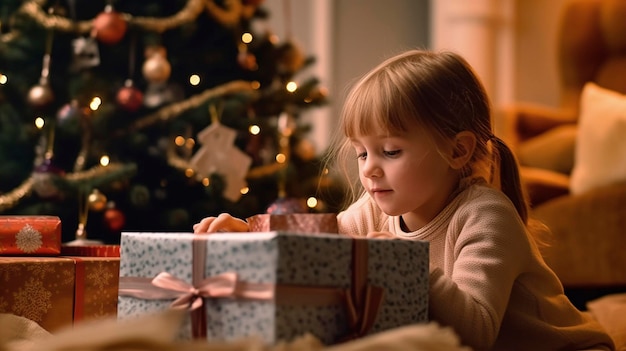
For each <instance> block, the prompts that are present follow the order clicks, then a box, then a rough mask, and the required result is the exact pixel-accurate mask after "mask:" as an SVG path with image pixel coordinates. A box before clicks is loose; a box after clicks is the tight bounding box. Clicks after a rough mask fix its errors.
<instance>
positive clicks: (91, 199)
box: [87, 189, 107, 212]
mask: <svg viewBox="0 0 626 351" xmlns="http://www.w3.org/2000/svg"><path fill="white" fill-rule="evenodd" d="M87 205H88V206H89V209H90V210H91V211H94V212H100V211H102V210H104V208H105V207H106V205H107V197H106V196H105V195H104V194H103V193H101V192H100V190H98V189H93V190H92V191H91V193H90V194H89V196H87Z"/></svg>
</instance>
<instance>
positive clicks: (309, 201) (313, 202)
mask: <svg viewBox="0 0 626 351" xmlns="http://www.w3.org/2000/svg"><path fill="white" fill-rule="evenodd" d="M306 205H307V206H309V208H315V207H316V206H317V199H316V198H314V197H313V196H311V197H310V198H308V199H307V200H306Z"/></svg>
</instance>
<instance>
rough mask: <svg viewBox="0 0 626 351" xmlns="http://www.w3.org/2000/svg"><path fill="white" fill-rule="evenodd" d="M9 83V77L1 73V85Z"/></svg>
mask: <svg viewBox="0 0 626 351" xmlns="http://www.w3.org/2000/svg"><path fill="white" fill-rule="evenodd" d="M8 81H9V77H7V76H5V75H4V74H2V73H0V84H7V82H8Z"/></svg>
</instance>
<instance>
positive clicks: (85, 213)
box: [65, 187, 102, 246]
mask: <svg viewBox="0 0 626 351" xmlns="http://www.w3.org/2000/svg"><path fill="white" fill-rule="evenodd" d="M88 190H89V189H87V188H85V187H81V188H80V191H79V193H78V226H77V228H76V239H75V240H72V241H70V242H67V243H65V245H69V246H83V245H101V244H102V242H101V241H99V240H90V239H87V219H89V207H90V206H89V197H91V194H92V193H93V192H89V195H85V194H86V193H87V192H88Z"/></svg>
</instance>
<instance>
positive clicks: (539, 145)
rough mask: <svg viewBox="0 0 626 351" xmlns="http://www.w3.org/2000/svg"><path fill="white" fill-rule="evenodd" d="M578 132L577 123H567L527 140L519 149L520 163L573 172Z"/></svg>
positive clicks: (564, 172) (567, 172)
mask: <svg viewBox="0 0 626 351" xmlns="http://www.w3.org/2000/svg"><path fill="white" fill-rule="evenodd" d="M577 134H578V128H577V126H576V125H575V124H566V125H562V126H559V127H555V128H552V129H550V130H549V131H547V132H545V133H541V134H539V135H538V136H536V137H533V138H531V139H529V140H527V141H525V142H524V143H523V144H521V145H520V147H519V151H518V158H519V162H520V164H521V165H522V166H528V167H533V168H541V169H547V170H551V171H555V172H559V173H562V174H567V175H569V174H571V173H572V168H573V167H574V149H575V144H576V135H577Z"/></svg>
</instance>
